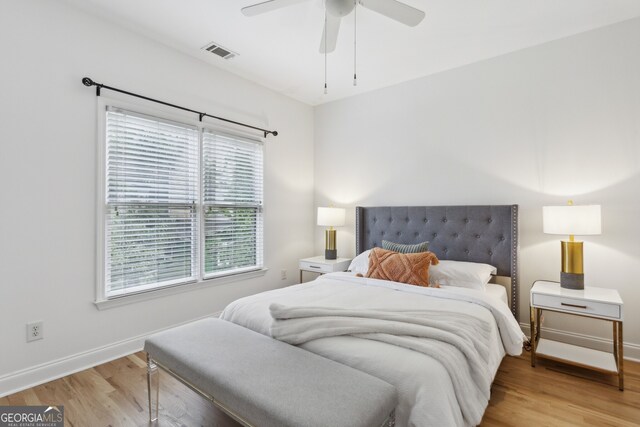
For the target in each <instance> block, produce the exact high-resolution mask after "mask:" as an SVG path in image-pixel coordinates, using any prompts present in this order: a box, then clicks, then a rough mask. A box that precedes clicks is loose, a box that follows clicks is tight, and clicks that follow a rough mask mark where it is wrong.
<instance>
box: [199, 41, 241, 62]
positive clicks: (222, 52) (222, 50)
mask: <svg viewBox="0 0 640 427" xmlns="http://www.w3.org/2000/svg"><path fill="white" fill-rule="evenodd" d="M202 50H206V51H207V52H211V53H213V54H214V55H218V56H219V57H220V58H223V59H231V58H235V57H236V56H238V54H237V53H235V52H232V51H231V50H229V49H227V48H226V47H222V46H220V45H219V44H217V43H214V42H211V43H209V44H208V45H206V46H204V47H203V48H202Z"/></svg>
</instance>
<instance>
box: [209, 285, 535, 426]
mask: <svg viewBox="0 0 640 427" xmlns="http://www.w3.org/2000/svg"><path fill="white" fill-rule="evenodd" d="M272 303H278V304H281V305H283V306H287V307H325V308H327V307H329V308H331V307H332V308H336V309H350V310H353V309H356V310H372V311H375V310H386V311H414V312H420V311H426V312H434V311H435V312H437V311H441V312H442V313H454V312H458V313H465V314H466V315H469V316H472V317H475V318H477V319H479V320H480V321H482V322H485V323H486V324H487V325H489V326H490V327H489V331H488V333H487V336H488V338H487V343H486V344H487V349H488V353H487V357H486V360H485V362H484V363H486V365H487V372H488V375H489V376H490V377H491V379H493V377H494V375H495V373H496V371H497V369H498V367H499V365H500V361H501V360H502V357H503V356H504V354H505V349H506V350H507V352H509V353H510V354H520V352H521V349H522V339H523V337H524V335H523V334H522V332H521V331H520V329H519V326H518V324H517V322H516V321H515V319H514V318H513V316H512V315H511V313H510V311H509V309H508V306H506V305H505V304H503V303H502V302H501V301H498V300H496V299H495V298H494V297H490V296H488V295H487V294H485V293H484V292H482V291H476V290H471V289H463V288H457V289H456V288H447V289H435V288H420V287H416V286H410V285H403V284H398V283H395V282H388V281H381V280H375V279H365V278H357V277H354V275H353V274H351V273H333V274H327V275H325V276H321V277H320V278H318V279H317V280H315V281H313V282H308V283H304V284H301V285H296V286H290V287H287V288H283V289H277V290H274V291H269V292H264V293H261V294H257V295H252V296H249V297H246V298H242V299H240V300H237V301H235V302H233V303H231V304H230V305H229V306H228V307H227V308H226V309H225V310H224V312H223V313H222V315H221V317H222V318H223V319H225V320H229V321H232V322H234V323H237V324H239V325H242V326H245V327H247V328H249V329H252V330H255V331H257V332H260V333H262V334H265V335H270V334H271V330H270V329H271V327H272V324H273V318H272V317H271V313H270V312H269V306H270V305H271V304H272ZM501 331H502V333H501ZM412 339H416V340H428V338H413V337H412ZM301 347H302V348H305V349H307V350H309V351H312V352H314V353H317V354H320V355H322V356H325V357H327V358H329V359H333V360H336V361H338V362H341V363H344V364H346V365H349V366H352V367H354V368H356V369H360V370H362V371H364V372H367V373H369V374H371V375H374V376H376V377H378V378H381V379H383V380H385V381H387V382H389V383H390V384H393V385H394V386H396V388H397V389H398V394H399V404H398V407H397V408H396V417H397V418H396V422H397V425H399V426H449V425H451V426H459V425H471V424H475V422H471V421H470V420H469V419H465V417H464V416H463V413H462V411H461V405H460V401H459V398H460V390H459V388H460V387H459V386H458V387H454V385H453V382H452V378H451V375H450V374H449V372H448V371H447V370H446V369H445V368H444V366H443V364H442V363H441V362H439V361H437V360H436V358H434V357H431V356H429V355H427V354H424V353H422V352H419V351H414V350H410V349H408V348H405V347H402V346H398V345H393V344H391V343H388V342H381V341H376V340H372V339H366V338H363V337H356V336H328V337H323V338H318V339H313V340H311V341H307V342H304V343H303V344H301ZM456 392H457V394H456ZM474 398H477V396H476V397H474V396H472V394H471V393H469V399H474ZM463 403H464V402H463ZM481 403H482V404H483V405H484V406H483V407H482V408H484V407H486V403H487V402H486V401H485V402H481ZM475 421H477V420H475Z"/></svg>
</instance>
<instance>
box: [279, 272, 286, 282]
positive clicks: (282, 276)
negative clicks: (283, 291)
mask: <svg viewBox="0 0 640 427" xmlns="http://www.w3.org/2000/svg"><path fill="white" fill-rule="evenodd" d="M280 279H281V280H287V270H280Z"/></svg>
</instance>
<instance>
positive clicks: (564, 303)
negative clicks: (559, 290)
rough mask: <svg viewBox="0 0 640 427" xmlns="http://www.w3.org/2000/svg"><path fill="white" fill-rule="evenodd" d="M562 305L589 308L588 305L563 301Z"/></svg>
mask: <svg viewBox="0 0 640 427" xmlns="http://www.w3.org/2000/svg"><path fill="white" fill-rule="evenodd" d="M560 305H566V306H567V307H575V308H584V309H586V308H587V306H586V305H578V304H569V303H566V302H561V303H560Z"/></svg>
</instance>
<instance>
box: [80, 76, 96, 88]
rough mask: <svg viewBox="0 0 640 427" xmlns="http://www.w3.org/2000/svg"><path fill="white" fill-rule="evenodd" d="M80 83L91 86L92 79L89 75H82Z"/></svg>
mask: <svg viewBox="0 0 640 427" xmlns="http://www.w3.org/2000/svg"><path fill="white" fill-rule="evenodd" d="M82 84H83V85H85V86H93V84H94V83H93V80H91V79H90V78H89V77H83V78H82Z"/></svg>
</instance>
